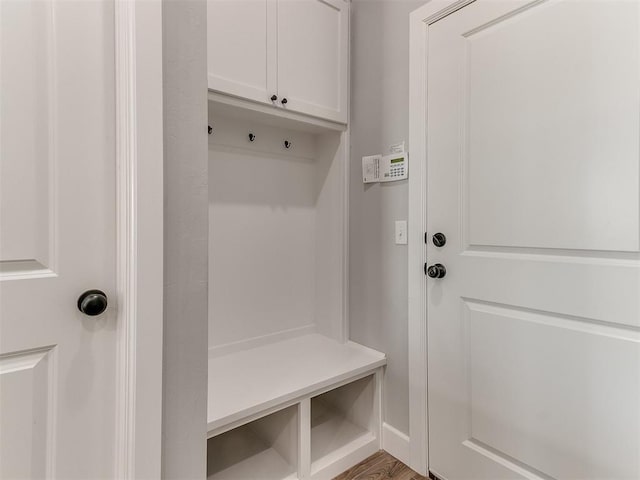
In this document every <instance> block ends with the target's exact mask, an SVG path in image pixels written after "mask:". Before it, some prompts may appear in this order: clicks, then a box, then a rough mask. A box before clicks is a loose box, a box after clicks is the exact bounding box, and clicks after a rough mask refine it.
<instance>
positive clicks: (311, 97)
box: [278, 0, 349, 123]
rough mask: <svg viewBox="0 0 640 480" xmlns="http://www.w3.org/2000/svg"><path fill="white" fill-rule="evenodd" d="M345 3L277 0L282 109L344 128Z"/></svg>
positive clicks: (346, 30)
mask: <svg viewBox="0 0 640 480" xmlns="http://www.w3.org/2000/svg"><path fill="white" fill-rule="evenodd" d="M348 22H349V13H348V4H347V3H346V2H344V1H343V0H278V93H279V96H280V98H281V99H282V98H286V99H287V104H286V108H287V109H289V110H294V111H297V112H301V113H307V114H309V115H313V116H317V117H321V118H326V119H329V120H334V121H337V122H343V123H346V121H347V98H348V96H347V88H348V87H347V85H348V82H347V75H348V72H347V69H348V53H349V42H348V40H349V38H348V31H349V30H348V29H349V25H348Z"/></svg>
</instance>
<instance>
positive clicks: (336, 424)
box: [311, 375, 377, 471]
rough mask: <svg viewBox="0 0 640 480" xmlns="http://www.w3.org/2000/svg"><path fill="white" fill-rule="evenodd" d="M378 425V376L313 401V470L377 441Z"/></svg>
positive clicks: (331, 391) (315, 398) (350, 384)
mask: <svg viewBox="0 0 640 480" xmlns="http://www.w3.org/2000/svg"><path fill="white" fill-rule="evenodd" d="M376 422H377V415H376V412H375V377H374V375H370V376H368V377H364V378H362V379H360V380H356V381H355V382H352V383H349V384H347V385H344V386H342V387H339V388H336V389H334V390H330V391H329V392H326V393H324V394H322V395H318V396H317V397H314V398H312V399H311V463H312V471H314V470H317V469H319V468H320V467H321V466H322V465H324V464H326V463H330V460H331V459H332V457H335V456H341V455H343V454H344V453H345V452H344V451H345V450H350V449H354V448H357V446H358V445H361V444H364V443H367V442H369V441H371V440H372V439H374V438H375V431H376Z"/></svg>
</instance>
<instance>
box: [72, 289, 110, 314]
mask: <svg viewBox="0 0 640 480" xmlns="http://www.w3.org/2000/svg"><path fill="white" fill-rule="evenodd" d="M107 304H108V302H107V296H106V295H105V293H104V292H103V291H102V290H87V291H86V292H84V293H83V294H82V295H80V298H78V310H80V311H81V312H82V313H84V314H85V315H89V316H90V317H95V316H96V315H100V314H101V313H103V312H104V311H105V310H106V309H107Z"/></svg>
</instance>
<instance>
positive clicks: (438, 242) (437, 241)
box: [431, 232, 447, 247]
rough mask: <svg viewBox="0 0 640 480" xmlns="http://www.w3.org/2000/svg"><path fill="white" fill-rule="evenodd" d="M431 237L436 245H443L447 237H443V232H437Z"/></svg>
mask: <svg viewBox="0 0 640 480" xmlns="http://www.w3.org/2000/svg"><path fill="white" fill-rule="evenodd" d="M431 239H432V240H433V244H434V245H435V246H436V247H444V246H445V244H446V243H447V237H445V235H444V233H440V232H438V233H436V234H435V235H434V236H433V237H431Z"/></svg>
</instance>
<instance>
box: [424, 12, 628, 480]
mask: <svg viewBox="0 0 640 480" xmlns="http://www.w3.org/2000/svg"><path fill="white" fill-rule="evenodd" d="M639 20H640V3H639V2H629V1H615V0H611V1H589V0H585V1H580V2H576V1H563V0H556V1H553V0H552V1H547V2H540V1H534V2H527V1H521V0H506V1H502V0H494V1H488V2H485V1H476V2H474V3H471V4H470V5H468V6H466V7H464V8H462V9H460V10H458V11H457V12H455V13H452V14H450V15H448V16H446V17H444V18H443V19H441V20H439V21H437V22H435V23H433V24H431V25H430V26H429V27H428V29H429V30H428V46H427V59H426V61H427V66H428V82H427V84H428V87H427V89H428V90H427V96H428V112H427V113H428V122H427V123H428V131H427V144H428V145H427V154H428V180H427V181H428V205H427V208H428V219H427V225H428V231H429V234H430V235H429V245H428V247H427V255H428V258H429V263H430V264H438V263H439V264H442V265H444V266H445V267H446V276H445V277H444V278H429V279H428V282H427V288H428V292H427V295H428V352H429V353H428V357H429V368H428V407H429V412H428V413H429V468H430V470H431V471H432V472H433V473H435V474H436V475H438V476H441V477H442V478H446V479H449V480H453V479H492V480H496V479H516V478H529V479H580V480H586V479H607V480H613V479H615V480H618V479H638V478H640V253H639V252H640V238H639V232H640V215H639V205H640V184H639V181H640V160H639V156H640V151H639V145H640V122H639V119H640V82H639V80H640V24H639ZM436 232H442V233H444V234H445V235H446V237H447V243H446V245H445V246H443V247H436V246H435V245H434V244H433V242H432V241H431V240H430V237H431V235H433V234H434V233H436Z"/></svg>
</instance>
